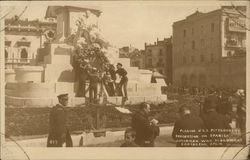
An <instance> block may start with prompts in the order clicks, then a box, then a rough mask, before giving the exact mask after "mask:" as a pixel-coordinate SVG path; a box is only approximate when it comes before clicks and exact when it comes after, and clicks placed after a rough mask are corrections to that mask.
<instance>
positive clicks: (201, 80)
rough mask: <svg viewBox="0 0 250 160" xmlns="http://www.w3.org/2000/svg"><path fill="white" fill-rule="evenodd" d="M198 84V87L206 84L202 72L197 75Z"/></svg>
mask: <svg viewBox="0 0 250 160" xmlns="http://www.w3.org/2000/svg"><path fill="white" fill-rule="evenodd" d="M199 86H200V87H205V86H206V76H205V75H204V74H200V75H199Z"/></svg>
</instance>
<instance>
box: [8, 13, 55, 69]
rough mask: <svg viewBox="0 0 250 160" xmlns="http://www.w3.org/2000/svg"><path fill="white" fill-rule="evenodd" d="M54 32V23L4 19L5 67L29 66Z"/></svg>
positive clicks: (15, 18)
mask: <svg viewBox="0 0 250 160" xmlns="http://www.w3.org/2000/svg"><path fill="white" fill-rule="evenodd" d="M55 32H56V22H54V21H39V20H33V21H29V20H28V19H25V20H20V19H18V18H17V17H14V18H11V19H5V67H6V68H14V67H15V66H19V65H30V64H31V63H32V61H35V59H37V53H38V51H39V49H40V48H42V47H43V45H44V42H46V41H49V40H50V39H51V40H52V39H53V37H54V35H55Z"/></svg>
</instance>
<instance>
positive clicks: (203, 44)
mask: <svg viewBox="0 0 250 160" xmlns="http://www.w3.org/2000/svg"><path fill="white" fill-rule="evenodd" d="M204 46H205V42H204V39H201V48H204Z"/></svg>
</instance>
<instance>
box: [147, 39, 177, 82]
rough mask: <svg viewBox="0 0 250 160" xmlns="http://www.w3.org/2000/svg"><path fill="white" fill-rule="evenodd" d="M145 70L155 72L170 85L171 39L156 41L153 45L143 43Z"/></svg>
mask: <svg viewBox="0 0 250 160" xmlns="http://www.w3.org/2000/svg"><path fill="white" fill-rule="evenodd" d="M144 56H145V58H144V59H145V68H146V69H150V70H157V71H158V72H159V73H161V74H163V75H164V76H165V77H166V82H167V83H172V37H170V38H164V39H163V40H162V41H159V40H158V39H157V42H154V44H147V43H145V54H144Z"/></svg>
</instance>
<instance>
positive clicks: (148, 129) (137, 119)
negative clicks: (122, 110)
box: [131, 103, 156, 147]
mask: <svg viewBox="0 0 250 160" xmlns="http://www.w3.org/2000/svg"><path fill="white" fill-rule="evenodd" d="M149 112H150V105H149V104H147V103H142V104H141V106H140V110H139V111H138V112H136V113H135V114H134V115H133V116H132V124H131V125H132V128H133V129H134V130H135V132H136V137H135V143H136V144H138V145H139V146H141V147H153V146H154V139H155V137H156V135H155V130H156V124H153V123H151V122H150V121H149V117H148V114H149Z"/></svg>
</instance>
